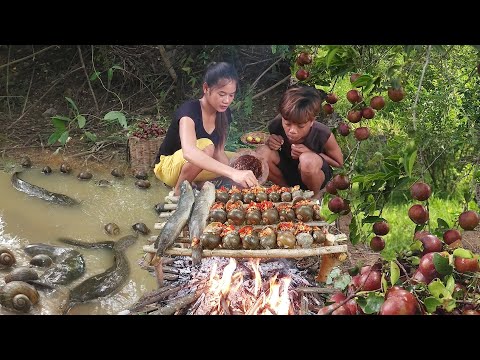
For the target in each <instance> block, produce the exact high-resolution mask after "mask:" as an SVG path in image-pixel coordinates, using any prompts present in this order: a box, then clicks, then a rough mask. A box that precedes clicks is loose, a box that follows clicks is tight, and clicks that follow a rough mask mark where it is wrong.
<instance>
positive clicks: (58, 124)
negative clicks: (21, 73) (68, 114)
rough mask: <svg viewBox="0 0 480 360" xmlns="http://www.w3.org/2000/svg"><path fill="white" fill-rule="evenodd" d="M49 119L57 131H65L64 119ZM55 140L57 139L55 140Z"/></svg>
mask: <svg viewBox="0 0 480 360" xmlns="http://www.w3.org/2000/svg"><path fill="white" fill-rule="evenodd" d="M51 120H52V123H53V126H55V129H57V132H60V133H63V132H64V131H65V129H66V128H65V121H63V120H59V119H55V118H52V119H51ZM55 141H57V140H55ZM55 141H54V142H55Z"/></svg>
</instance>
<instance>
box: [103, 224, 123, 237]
mask: <svg viewBox="0 0 480 360" xmlns="http://www.w3.org/2000/svg"><path fill="white" fill-rule="evenodd" d="M103 228H104V229H105V232H106V233H107V234H109V235H118V234H119V233H120V228H119V227H118V225H117V224H115V223H108V224H106V225H105V226H104V227H103Z"/></svg>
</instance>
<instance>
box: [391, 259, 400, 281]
mask: <svg viewBox="0 0 480 360" xmlns="http://www.w3.org/2000/svg"><path fill="white" fill-rule="evenodd" d="M398 279H400V268H399V267H398V265H397V263H396V262H395V261H390V283H391V284H392V286H393V285H395V284H396V283H397V281H398Z"/></svg>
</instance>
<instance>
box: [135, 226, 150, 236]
mask: <svg viewBox="0 0 480 360" xmlns="http://www.w3.org/2000/svg"><path fill="white" fill-rule="evenodd" d="M132 229H133V230H135V231H138V232H140V233H142V234H143V235H148V234H150V229H149V228H148V226H147V225H145V224H144V223H136V224H133V225H132Z"/></svg>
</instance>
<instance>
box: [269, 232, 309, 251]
mask: <svg viewBox="0 0 480 360" xmlns="http://www.w3.org/2000/svg"><path fill="white" fill-rule="evenodd" d="M312 242H313V239H312ZM277 245H278V247H279V248H286V249H293V248H295V235H293V233H291V232H290V231H279V232H277Z"/></svg>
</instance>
